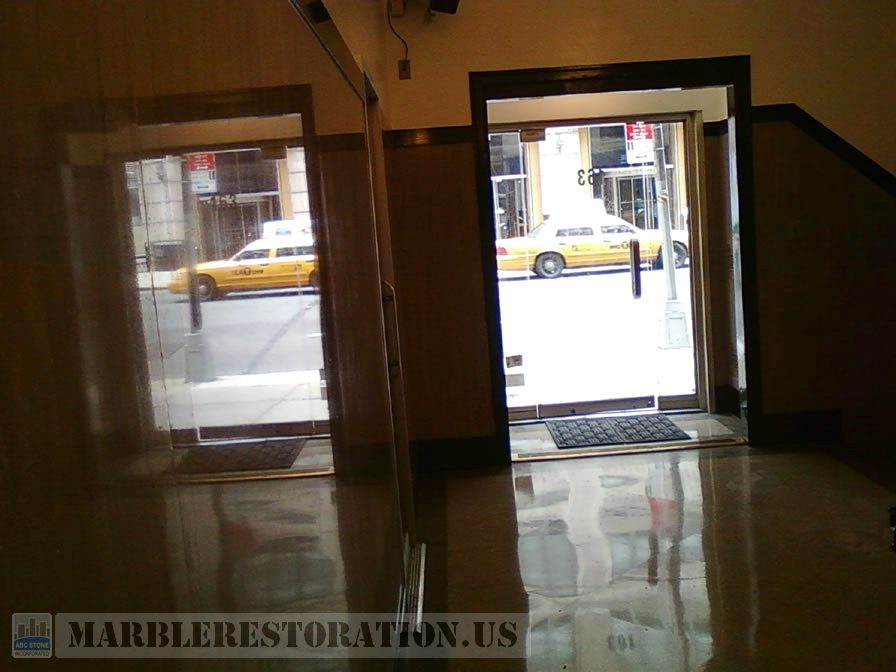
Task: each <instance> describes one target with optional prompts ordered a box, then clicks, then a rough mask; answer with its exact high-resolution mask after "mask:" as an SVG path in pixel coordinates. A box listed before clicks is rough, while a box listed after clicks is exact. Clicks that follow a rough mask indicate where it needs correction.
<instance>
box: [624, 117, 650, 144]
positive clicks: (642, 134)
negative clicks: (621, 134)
mask: <svg viewBox="0 0 896 672" xmlns="http://www.w3.org/2000/svg"><path fill="white" fill-rule="evenodd" d="M625 139H626V140H653V124H646V123H644V122H643V121H636V122H635V123H633V124H626V125H625Z"/></svg>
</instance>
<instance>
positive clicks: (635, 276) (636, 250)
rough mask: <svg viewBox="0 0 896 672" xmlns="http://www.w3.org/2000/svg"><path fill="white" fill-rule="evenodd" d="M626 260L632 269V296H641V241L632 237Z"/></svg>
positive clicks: (634, 297)
mask: <svg viewBox="0 0 896 672" xmlns="http://www.w3.org/2000/svg"><path fill="white" fill-rule="evenodd" d="M628 261H629V265H630V266H631V271H632V298H633V299H640V298H641V241H639V240H638V239H637V238H632V240H631V245H630V246H629V248H628Z"/></svg>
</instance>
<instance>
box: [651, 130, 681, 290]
mask: <svg viewBox="0 0 896 672" xmlns="http://www.w3.org/2000/svg"><path fill="white" fill-rule="evenodd" d="M656 128H658V129H659V131H660V137H659V141H658V142H656V143H655V144H654V150H653V154H654V160H653V165H654V166H655V167H656V214H657V223H658V224H659V226H660V235H661V236H662V240H663V272H664V274H665V276H666V298H667V299H668V300H669V301H675V300H677V299H678V288H677V287H676V286H675V249H674V248H673V246H672V245H673V244H672V218H671V217H670V214H671V213H670V212H669V191H668V188H667V186H666V150H665V147H664V146H663V145H664V144H665V143H664V138H663V127H662V124H657V125H656Z"/></svg>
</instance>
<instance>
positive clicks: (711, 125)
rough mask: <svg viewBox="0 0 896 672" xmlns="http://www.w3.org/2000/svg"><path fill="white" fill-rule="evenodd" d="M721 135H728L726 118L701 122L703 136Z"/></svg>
mask: <svg viewBox="0 0 896 672" xmlns="http://www.w3.org/2000/svg"><path fill="white" fill-rule="evenodd" d="M722 135H728V120H727V119H722V120H720V121H704V122H703V137H720V136H722Z"/></svg>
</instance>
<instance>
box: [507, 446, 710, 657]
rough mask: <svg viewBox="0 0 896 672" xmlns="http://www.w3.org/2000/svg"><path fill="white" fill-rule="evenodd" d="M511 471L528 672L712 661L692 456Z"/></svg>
mask: <svg viewBox="0 0 896 672" xmlns="http://www.w3.org/2000/svg"><path fill="white" fill-rule="evenodd" d="M544 466H545V465H543V466H542V468H540V469H538V470H531V469H527V468H526V467H524V466H522V465H521V466H520V467H518V468H517V470H516V472H515V477H514V485H515V488H514V491H515V497H516V504H517V521H518V528H519V544H518V552H519V562H520V569H521V574H522V578H523V583H524V586H525V589H526V591H527V592H528V594H529V607H530V619H531V621H530V629H529V647H530V659H529V667H530V669H563V666H564V665H566V666H568V669H595V670H605V669H606V670H610V669H613V670H616V669H638V670H663V671H669V670H693V669H702V668H703V667H704V666H705V664H706V662H707V661H708V660H709V658H710V657H711V655H712V651H713V641H712V634H711V628H710V618H709V615H710V601H709V594H708V590H707V583H706V562H705V559H704V554H703V543H704V542H703V492H702V486H701V476H700V470H699V465H698V458H697V457H696V455H688V456H685V455H678V454H674V455H670V456H664V457H663V458H660V459H657V460H652V461H649V462H642V463H640V464H631V463H630V464H626V465H623V464H620V463H618V462H617V463H615V464H614V465H613V467H612V468H609V469H608V468H606V466H605V465H603V464H601V463H600V461H593V464H586V463H584V462H577V463H571V464H570V467H569V468H564V467H562V466H557V465H551V467H552V468H548V469H546V468H544Z"/></svg>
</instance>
